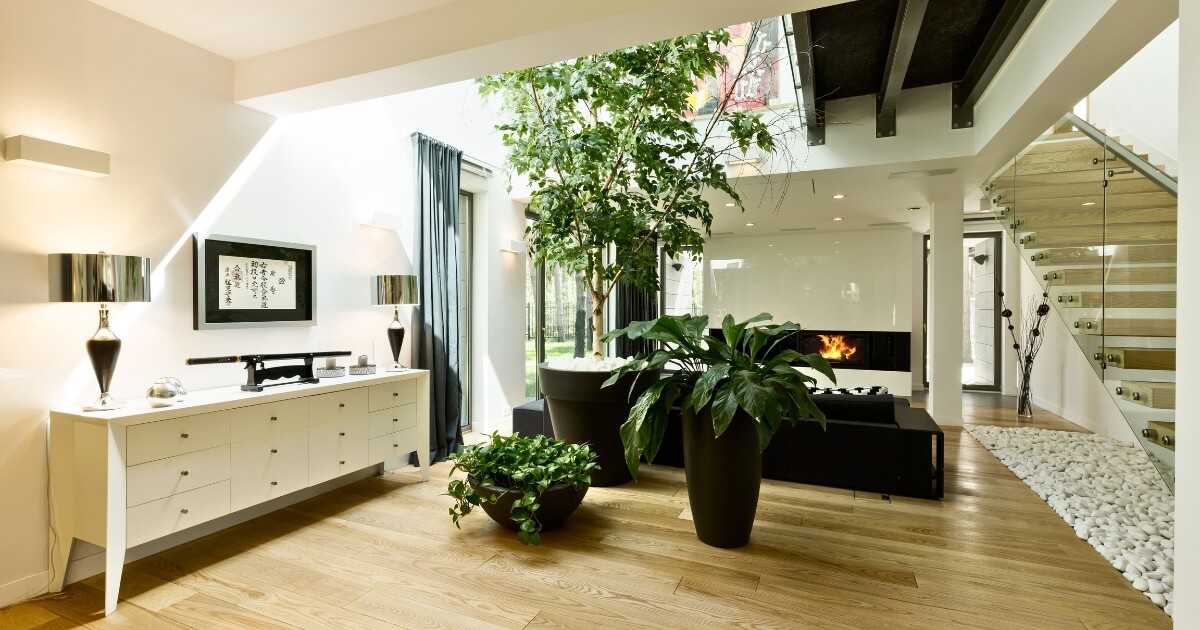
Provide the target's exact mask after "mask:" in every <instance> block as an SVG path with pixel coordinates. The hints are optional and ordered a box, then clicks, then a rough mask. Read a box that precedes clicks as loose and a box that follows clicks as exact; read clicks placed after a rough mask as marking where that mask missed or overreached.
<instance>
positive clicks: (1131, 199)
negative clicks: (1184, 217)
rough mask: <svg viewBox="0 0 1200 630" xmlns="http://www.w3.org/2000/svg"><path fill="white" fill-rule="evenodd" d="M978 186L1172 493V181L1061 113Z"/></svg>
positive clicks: (1141, 157) (1131, 151) (1126, 149)
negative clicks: (1044, 131)
mask: <svg viewBox="0 0 1200 630" xmlns="http://www.w3.org/2000/svg"><path fill="white" fill-rule="evenodd" d="M984 191H985V193H986V194H987V197H988V199H989V201H990V203H991V209H992V213H993V214H994V216H995V217H996V219H997V220H998V221H999V222H1000V224H1001V225H1002V226H1003V227H1004V229H1005V231H1006V232H1007V233H1008V235H1009V236H1010V237H1011V238H1012V239H1013V242H1014V243H1015V244H1016V246H1017V249H1018V251H1020V252H1021V255H1022V258H1023V259H1024V260H1025V262H1026V264H1027V265H1029V267H1030V269H1032V270H1033V272H1034V274H1035V275H1036V277H1037V278H1038V279H1039V280H1040V283H1041V285H1042V287H1043V288H1044V290H1045V291H1047V292H1048V293H1049V294H1050V300H1051V304H1053V305H1054V307H1055V308H1056V309H1057V310H1058V312H1059V314H1060V315H1062V318H1063V320H1064V321H1066V322H1067V325H1068V327H1069V328H1070V330H1071V332H1072V334H1073V336H1074V338H1075V342H1076V343H1077V344H1078V345H1079V348H1080V349H1081V350H1082V351H1083V352H1084V353H1085V355H1086V356H1087V357H1088V359H1089V360H1090V361H1091V364H1092V366H1093V367H1094V369H1095V371H1096V375H1097V376H1098V377H1099V378H1100V379H1102V380H1103V382H1104V385H1105V389H1107V391H1108V392H1109V395H1110V396H1112V398H1113V400H1114V401H1115V403H1116V405H1117V408H1118V409H1119V410H1120V411H1121V413H1122V415H1123V416H1124V417H1125V420H1126V421H1127V422H1128V423H1129V426H1130V427H1131V428H1132V429H1133V431H1134V434H1135V435H1138V436H1140V440H1141V443H1142V447H1143V448H1144V449H1146V452H1147V453H1148V454H1149V455H1150V456H1151V460H1152V461H1154V463H1155V466H1157V467H1158V469H1159V472H1160V473H1162V475H1163V479H1164V480H1165V481H1166V482H1167V485H1168V486H1169V487H1171V488H1172V489H1174V485H1175V484H1174V462H1175V457H1174V455H1175V453H1174V451H1175V431H1174V428H1175V326H1176V322H1175V297H1176V294H1175V270H1176V266H1175V261H1176V258H1175V251H1176V213H1177V212H1178V207H1177V203H1176V197H1177V196H1178V192H1177V184H1176V182H1175V180H1174V179H1172V178H1171V177H1169V176H1168V175H1166V174H1165V173H1164V172H1163V169H1162V167H1155V166H1154V165H1152V164H1150V163H1149V161H1148V160H1147V157H1146V156H1145V155H1138V154H1137V153H1136V151H1135V149H1134V148H1133V147H1129V146H1125V145H1122V144H1121V143H1120V139H1119V138H1115V137H1109V136H1107V135H1105V134H1104V133H1103V132H1102V131H1100V130H1098V129H1096V128H1095V127H1092V126H1091V125H1089V124H1088V123H1086V122H1084V121H1083V120H1081V119H1079V118H1078V117H1076V116H1074V115H1073V114H1067V115H1066V116H1065V117H1064V118H1063V119H1062V120H1060V121H1059V123H1058V124H1057V125H1055V127H1054V128H1053V131H1052V132H1051V133H1048V134H1046V135H1043V136H1041V137H1039V138H1038V139H1037V140H1035V141H1034V142H1033V143H1032V144H1030V145H1029V146H1028V147H1026V148H1025V149H1024V150H1023V151H1022V152H1021V153H1020V154H1019V155H1018V156H1017V157H1016V158H1014V159H1013V160H1012V161H1010V162H1009V163H1008V164H1007V165H1005V167H1004V168H1003V169H1002V170H1001V171H1000V172H998V173H997V174H996V175H995V176H993V178H992V179H991V180H990V181H989V182H988V183H987V184H986V185H985V187H984Z"/></svg>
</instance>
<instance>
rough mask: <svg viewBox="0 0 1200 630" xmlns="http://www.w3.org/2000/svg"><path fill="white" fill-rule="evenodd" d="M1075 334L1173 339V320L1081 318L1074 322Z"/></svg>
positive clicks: (1172, 318)
mask: <svg viewBox="0 0 1200 630" xmlns="http://www.w3.org/2000/svg"><path fill="white" fill-rule="evenodd" d="M1075 332H1076V333H1078V334H1081V335H1104V336H1107V337H1174V336H1175V318H1174V317H1171V318H1164V319H1145V318H1131V319H1125V318H1118V317H1106V318H1103V319H1101V318H1099V317H1081V318H1079V319H1078V320H1076V321H1075Z"/></svg>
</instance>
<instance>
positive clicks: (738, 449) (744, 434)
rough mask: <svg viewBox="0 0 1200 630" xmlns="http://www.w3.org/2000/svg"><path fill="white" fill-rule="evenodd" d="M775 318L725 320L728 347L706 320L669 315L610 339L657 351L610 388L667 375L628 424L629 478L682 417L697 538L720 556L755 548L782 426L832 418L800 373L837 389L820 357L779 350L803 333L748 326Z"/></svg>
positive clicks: (790, 326)
mask: <svg viewBox="0 0 1200 630" xmlns="http://www.w3.org/2000/svg"><path fill="white" fill-rule="evenodd" d="M770 319H771V315H770V314H768V313H762V314H760V315H757V316H755V317H752V318H750V319H748V320H746V321H744V322H740V323H735V322H734V321H733V317H732V316H730V315H726V316H725V319H724V321H723V322H722V323H721V329H722V334H723V336H724V339H717V338H715V337H713V336H711V335H708V334H706V333H707V330H708V316H707V315H703V316H692V315H668V316H664V317H660V318H658V319H656V320H653V321H647V322H634V323H633V324H630V325H629V326H628V327H626V328H623V329H620V330H614V331H613V332H611V333H609V334H608V335H607V337H609V338H613V337H617V336H620V335H626V336H628V337H629V338H630V339H639V338H646V339H652V340H655V341H658V342H659V346H660V347H659V348H658V349H657V350H654V351H653V352H650V353H648V354H641V355H638V356H637V357H635V358H634V360H633V361H631V362H630V363H628V364H627V365H625V366H623V367H620V368H618V369H617V370H615V371H614V373H613V376H612V378H610V379H609V381H608V383H609V384H611V383H615V382H616V381H617V379H619V378H620V377H622V376H624V375H626V374H628V373H631V372H642V371H652V372H653V371H656V370H659V369H660V368H664V367H665V368H667V369H668V370H671V369H672V368H674V371H668V372H666V376H665V377H663V378H662V379H660V380H658V381H657V382H655V383H654V384H653V385H651V386H650V388H649V389H647V390H646V391H645V392H644V393H642V394H641V395H640V396H638V398H637V401H636V402H635V403H634V405H633V409H632V410H631V411H630V412H629V418H628V420H626V421H625V423H624V424H623V425H621V441H622V443H623V444H624V447H625V461H626V464H627V465H628V466H629V472H630V473H631V474H633V475H634V476H635V477H636V476H637V466H638V461H639V460H640V458H641V457H642V455H645V456H646V461H647V462H653V461H654V456H655V454H657V453H658V448H659V446H661V445H662V442H663V438H664V436H665V434H666V430H667V416H668V414H670V413H671V411H672V408H673V407H674V406H675V405H676V404H678V405H679V407H680V410H681V412H682V420H683V423H682V426H683V453H684V455H683V459H684V469H685V472H686V478H687V489H688V500H689V502H690V504H691V508H692V516H693V520H694V523H695V527H696V535H697V536H698V537H699V538H700V540H701V541H703V542H704V543H706V544H709V545H712V546H714V547H741V546H742V545H745V544H746V543H747V542H749V541H750V530H751V528H752V527H753V525H754V514H755V512H756V511H757V509H758V490H759V485H760V483H761V481H762V451H763V450H764V449H765V448H766V447H767V444H769V443H770V441H771V438H772V436H774V435H775V431H776V430H778V429H779V427H780V426H781V425H782V424H783V423H784V422H788V423H789V424H791V425H793V426H794V425H795V424H796V423H797V422H798V421H800V420H802V419H807V418H813V419H816V420H817V421H818V422H820V423H821V426H822V427H824V426H825V414H823V413H822V412H821V410H820V409H818V408H817V406H816V404H815V403H813V401H812V398H811V397H810V396H809V392H808V387H809V385H810V384H813V383H816V378H815V377H813V376H810V375H808V374H805V373H804V372H801V371H799V370H797V369H795V367H793V366H797V365H805V366H808V367H811V368H813V369H815V370H817V371H818V372H820V373H821V374H823V375H825V376H826V377H828V378H829V380H831V381H835V382H836V378H835V377H834V375H833V369H832V368H831V367H830V366H829V362H828V361H826V360H825V359H823V358H822V357H821V355H819V354H800V353H799V352H797V351H796V350H793V349H785V350H782V351H778V348H779V344H780V343H781V342H783V341H784V340H785V339H787V338H788V336H790V335H793V334H795V333H797V332H798V331H799V330H800V326H799V325H797V324H794V323H792V322H785V323H783V324H779V325H764V326H751V324H754V323H757V322H764V321H767V320H770Z"/></svg>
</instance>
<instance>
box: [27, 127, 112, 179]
mask: <svg viewBox="0 0 1200 630" xmlns="http://www.w3.org/2000/svg"><path fill="white" fill-rule="evenodd" d="M4 159H5V160H8V161H9V162H17V163H20V164H29V165H30V166H40V167H42V168H49V169H52V170H56V171H64V172H67V173H76V174H78V175H87V176H89V177H103V176H105V175H108V173H109V162H110V156H109V155H108V154H107V153H103V152H101V151H92V150H91V149H82V148H80V147H73V146H71V145H69V144H59V143H57V142H50V141H49V140H42V139H40V138H34V137H31V136H11V137H8V138H5V139H4Z"/></svg>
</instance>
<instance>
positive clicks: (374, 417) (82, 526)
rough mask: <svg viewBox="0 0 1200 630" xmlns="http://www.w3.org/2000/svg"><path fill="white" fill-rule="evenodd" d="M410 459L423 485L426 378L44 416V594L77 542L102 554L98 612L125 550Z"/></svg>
mask: <svg viewBox="0 0 1200 630" xmlns="http://www.w3.org/2000/svg"><path fill="white" fill-rule="evenodd" d="M412 451H416V452H417V457H418V460H419V461H420V464H421V477H422V479H424V480H425V481H428V480H429V373H428V372H427V371H425V370H408V371H405V372H386V373H382V374H373V375H369V376H346V377H341V378H336V379H328V380H322V381H321V382H320V383H318V384H313V385H282V386H278V387H270V388H267V389H266V390H265V391H262V392H244V391H241V390H240V389H239V388H237V387H228V388H220V389H210V390H202V391H197V392H191V393H190V394H189V395H188V397H187V400H185V401H183V402H181V403H178V404H176V405H174V406H171V407H159V408H153V407H150V406H148V405H147V404H146V403H144V402H133V403H131V404H130V405H129V406H128V407H125V408H124V409H117V410H114V411H105V412H84V411H81V410H79V408H68V409H56V410H53V411H51V412H50V492H51V512H52V513H51V519H52V520H51V525H52V526H53V528H54V529H53V530H52V531H51V537H50V541H51V542H50V545H51V549H50V566H51V567H52V568H53V573H54V578H53V583H52V584H51V585H50V590H51V591H60V590H62V587H63V582H64V579H65V577H66V573H67V562H68V560H69V557H70V553H71V545H72V542H73V541H74V540H75V539H79V540H84V541H87V542H90V543H92V544H95V545H99V546H101V547H104V548H105V567H106V574H105V581H104V611H105V614H111V613H112V612H113V611H114V610H115V609H116V607H117V596H118V592H119V589H120V584H121V571H122V567H123V566H124V564H125V550H126V549H128V548H130V547H134V546H137V545H140V544H142V543H145V542H149V541H151V540H155V539H158V538H162V537H163V536H167V535H169V534H173V533H175V532H178V531H181V530H184V529H187V528H189V527H193V526H196V525H199V524H201V523H205V522H208V521H211V520H213V519H216V518H219V517H222V516H225V515H227V514H231V513H233V512H237V511H238V510H243V509H245V508H248V507H250V506H253V505H257V504H259V503H263V502H265V501H268V500H271V499H274V498H276V497H281V496H283V495H286V494H289V493H292V492H296V491H298V490H302V489H304V488H308V487H311V486H315V485H318V484H321V483H323V482H326V481H329V480H331V479H334V478H336V477H339V476H342V475H346V474H349V473H352V472H355V471H358V470H362V469H363V468H367V467H368V466H378V465H382V466H383V468H388V467H389V464H391V465H392V466H390V467H394V465H399V464H400V462H398V461H397V459H398V458H400V457H402V456H405V455H407V454H408V453H410V452H412Z"/></svg>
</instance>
